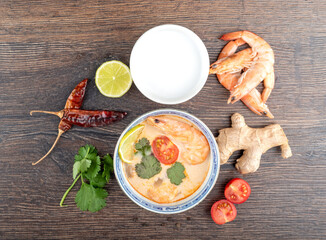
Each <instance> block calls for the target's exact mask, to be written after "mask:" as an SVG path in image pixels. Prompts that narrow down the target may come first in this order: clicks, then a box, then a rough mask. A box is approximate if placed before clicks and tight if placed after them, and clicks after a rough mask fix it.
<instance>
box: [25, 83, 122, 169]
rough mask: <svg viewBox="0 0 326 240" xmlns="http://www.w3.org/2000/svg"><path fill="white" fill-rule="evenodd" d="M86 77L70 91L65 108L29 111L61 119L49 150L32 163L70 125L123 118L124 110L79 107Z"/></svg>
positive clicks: (88, 124) (113, 120)
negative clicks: (51, 110) (54, 110)
mask: <svg viewBox="0 0 326 240" xmlns="http://www.w3.org/2000/svg"><path fill="white" fill-rule="evenodd" d="M87 81H88V79H84V80H83V81H81V82H80V83H79V84H78V85H77V86H76V87H75V88H74V90H73V91H72V92H71V93H70V95H69V97H68V99H67V101H66V105H65V108H64V109H63V110H61V111H59V112H50V111H38V110H37V111H35V110H34V111H31V112H30V114H31V115H32V114H33V113H35V112H40V113H47V114H53V115H56V116H58V117H59V118H60V119H61V121H60V123H59V126H58V136H57V138H56V140H55V141H54V143H53V145H52V147H51V148H50V150H49V151H48V152H47V153H46V154H45V155H44V156H43V157H42V158H41V159H39V160H38V161H36V162H34V163H33V165H36V164H38V163H39V162H41V161H42V160H43V159H44V158H45V157H46V156H48V155H49V154H50V153H51V152H52V150H53V149H54V147H55V145H56V144H57V142H58V140H59V138H60V136H61V135H62V134H63V133H64V132H66V131H68V130H69V129H70V128H71V127H72V125H78V126H82V127H97V126H105V125H109V124H110V123H112V122H115V121H119V120H121V119H123V118H124V117H125V116H126V115H127V113H126V112H117V111H107V110H98V111H92V110H81V109H80V107H81V105H82V102H83V99H84V95H85V91H86V86H87Z"/></svg>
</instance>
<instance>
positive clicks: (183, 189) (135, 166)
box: [119, 115, 210, 203]
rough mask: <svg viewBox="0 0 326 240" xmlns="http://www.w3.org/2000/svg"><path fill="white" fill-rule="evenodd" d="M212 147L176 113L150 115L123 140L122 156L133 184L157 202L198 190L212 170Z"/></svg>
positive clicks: (138, 190)
mask: <svg viewBox="0 0 326 240" xmlns="http://www.w3.org/2000/svg"><path fill="white" fill-rule="evenodd" d="M209 153H210V147H209V144H208V142H207V139H206V137H205V136H204V134H203V133H202V132H201V131H200V130H199V129H198V128H196V127H195V126H194V125H193V124H191V123H190V122H189V121H187V120H186V119H183V118H181V117H176V116H173V115H160V116H153V117H148V118H147V119H146V120H145V121H143V122H142V123H141V124H139V125H137V126H136V127H134V128H133V129H131V130H130V131H129V132H128V133H127V134H126V135H125V136H124V137H123V138H122V140H121V143H120V147H119V154H120V158H121V159H122V160H123V161H124V164H123V171H124V174H125V176H126V178H127V179H128V181H129V183H130V184H131V186H132V187H133V188H134V189H135V190H136V191H137V192H138V193H140V194H141V195H143V196H144V197H146V198H148V199H150V200H152V201H155V202H157V203H172V202H176V201H179V200H181V199H184V198H186V197H188V196H190V195H191V194H192V193H194V192H195V191H196V190H197V189H198V188H199V187H200V186H201V184H202V183H203V182H204V180H205V178H206V175H207V173H208V170H209V164H210V159H209V158H210V154H209Z"/></svg>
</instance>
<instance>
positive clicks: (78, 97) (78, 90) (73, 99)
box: [30, 78, 88, 165]
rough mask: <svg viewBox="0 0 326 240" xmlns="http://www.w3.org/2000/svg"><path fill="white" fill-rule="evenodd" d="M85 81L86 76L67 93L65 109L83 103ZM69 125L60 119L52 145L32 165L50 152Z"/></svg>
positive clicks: (77, 106) (77, 107) (76, 106)
mask: <svg viewBox="0 0 326 240" xmlns="http://www.w3.org/2000/svg"><path fill="white" fill-rule="evenodd" d="M87 81H88V79H87V78H86V79H84V80H82V81H81V82H80V83H78V84H77V86H76V87H75V88H74V89H73V90H72V92H71V93H70V95H69V97H68V99H67V101H66V105H65V108H67V109H70V108H74V109H79V108H80V107H81V105H82V103H83V100H84V96H85V92H86V87H87ZM33 112H34V111H32V112H30V114H31V115H32V114H33ZM71 127H72V125H71V124H70V123H67V122H66V121H65V120H64V119H61V121H60V123H59V126H58V136H57V138H56V140H55V141H54V143H53V145H52V147H51V148H50V150H49V151H48V152H47V153H46V154H45V155H44V156H43V157H42V158H41V159H39V160H38V161H37V162H35V163H33V165H36V164H37V163H39V162H41V161H42V160H43V159H44V158H46V156H48V155H49V154H50V153H51V152H52V150H53V149H54V147H55V145H56V144H57V142H58V141H59V138H60V136H61V135H62V134H63V133H64V132H66V131H68V130H69V129H70V128H71Z"/></svg>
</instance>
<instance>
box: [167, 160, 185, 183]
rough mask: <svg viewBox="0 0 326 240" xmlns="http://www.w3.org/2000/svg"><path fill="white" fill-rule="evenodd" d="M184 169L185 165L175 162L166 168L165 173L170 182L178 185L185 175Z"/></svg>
mask: <svg viewBox="0 0 326 240" xmlns="http://www.w3.org/2000/svg"><path fill="white" fill-rule="evenodd" d="M184 171H185V167H184V166H183V165H182V164H181V163H179V162H176V163H175V164H173V166H172V167H170V168H169V169H168V170H166V173H167V175H168V178H169V179H170V182H171V183H172V184H174V185H180V184H181V183H182V180H183V179H184V178H185V177H186V175H185V174H184Z"/></svg>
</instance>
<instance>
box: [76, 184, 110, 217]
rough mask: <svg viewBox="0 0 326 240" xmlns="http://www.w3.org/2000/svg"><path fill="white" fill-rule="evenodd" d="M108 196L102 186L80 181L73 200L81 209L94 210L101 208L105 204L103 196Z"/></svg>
mask: <svg viewBox="0 0 326 240" xmlns="http://www.w3.org/2000/svg"><path fill="white" fill-rule="evenodd" d="M107 196H108V193H107V191H105V190H104V189H102V188H95V187H93V186H92V185H90V184H87V183H82V186H81V188H80V190H79V191H78V193H77V195H76V198H75V202H76V203H77V207H79V209H80V210H82V211H87V210H89V211H91V212H96V211H99V210H101V209H102V208H103V207H104V206H105V205H106V202H105V198H106V197H107Z"/></svg>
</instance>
